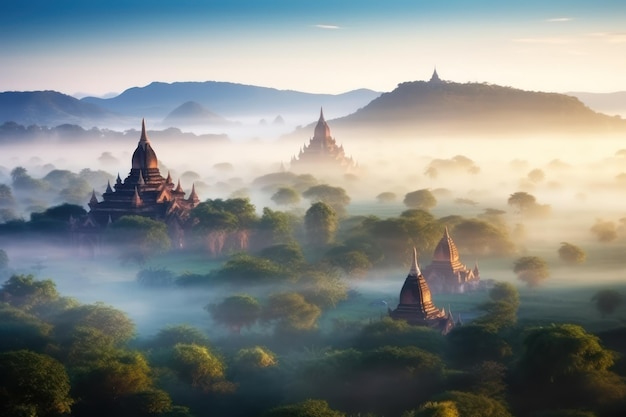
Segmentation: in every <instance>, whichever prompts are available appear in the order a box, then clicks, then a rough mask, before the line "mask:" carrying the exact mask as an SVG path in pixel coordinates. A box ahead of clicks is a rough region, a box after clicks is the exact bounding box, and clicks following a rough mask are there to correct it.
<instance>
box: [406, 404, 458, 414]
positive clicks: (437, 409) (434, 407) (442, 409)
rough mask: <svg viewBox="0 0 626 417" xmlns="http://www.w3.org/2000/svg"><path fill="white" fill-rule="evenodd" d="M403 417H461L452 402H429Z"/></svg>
mask: <svg viewBox="0 0 626 417" xmlns="http://www.w3.org/2000/svg"><path fill="white" fill-rule="evenodd" d="M402 417H460V414H459V410H458V409H457V408H456V405H455V404H454V402H452V401H434V402H433V401H429V402H427V403H426V404H424V405H422V406H421V407H420V408H418V409H417V410H413V411H407V412H405V413H403V414H402Z"/></svg>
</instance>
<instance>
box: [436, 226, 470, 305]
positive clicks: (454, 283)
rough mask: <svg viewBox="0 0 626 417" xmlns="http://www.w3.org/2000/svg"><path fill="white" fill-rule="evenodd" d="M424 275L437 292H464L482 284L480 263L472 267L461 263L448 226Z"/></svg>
mask: <svg viewBox="0 0 626 417" xmlns="http://www.w3.org/2000/svg"><path fill="white" fill-rule="evenodd" d="M424 277H425V278H426V282H428V285H429V286H430V288H431V289H432V291H433V293H435V294H449V293H463V292H466V291H472V290H475V289H477V288H478V286H479V284H480V271H479V270H478V264H475V265H474V268H473V269H470V268H468V267H467V266H465V265H464V264H462V263H461V260H460V258H459V251H458V250H457V248H456V244H455V243H454V241H453V240H452V237H450V233H449V232H448V228H447V227H446V228H445V231H444V232H443V237H442V238H441V240H440V241H439V243H438V244H437V247H436V248H435V252H434V254H433V260H432V262H431V263H430V265H428V266H426V267H424Z"/></svg>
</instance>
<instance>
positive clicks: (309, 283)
mask: <svg viewBox="0 0 626 417" xmlns="http://www.w3.org/2000/svg"><path fill="white" fill-rule="evenodd" d="M298 284H299V291H298V292H299V293H300V294H302V296H303V297H304V298H305V299H306V301H308V302H309V303H312V304H315V305H316V306H318V307H319V308H321V309H326V308H333V307H335V306H336V305H337V303H339V302H340V301H343V300H345V299H347V298H348V288H347V287H346V284H345V283H344V282H343V281H342V280H341V278H340V277H339V274H337V273H336V271H334V270H332V269H331V270H329V269H325V268H315V269H309V270H307V271H305V272H303V273H302V274H301V275H300V280H299V282H298Z"/></svg>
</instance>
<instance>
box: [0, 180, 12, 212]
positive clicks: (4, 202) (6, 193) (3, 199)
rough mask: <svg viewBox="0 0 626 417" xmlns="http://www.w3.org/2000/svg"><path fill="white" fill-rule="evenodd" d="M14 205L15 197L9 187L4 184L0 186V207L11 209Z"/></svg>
mask: <svg viewBox="0 0 626 417" xmlns="http://www.w3.org/2000/svg"><path fill="white" fill-rule="evenodd" d="M14 205H15V197H13V192H12V191H11V187H9V186H8V185H6V184H0V207H13V206H14Z"/></svg>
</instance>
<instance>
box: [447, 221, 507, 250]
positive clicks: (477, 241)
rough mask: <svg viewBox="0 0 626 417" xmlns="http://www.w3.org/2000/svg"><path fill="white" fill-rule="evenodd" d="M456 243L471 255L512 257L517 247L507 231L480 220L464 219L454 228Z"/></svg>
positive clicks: (460, 248)
mask: <svg viewBox="0 0 626 417" xmlns="http://www.w3.org/2000/svg"><path fill="white" fill-rule="evenodd" d="M453 234H454V242H455V243H456V246H457V247H458V248H459V250H462V251H463V252H466V253H469V254H471V255H483V256H484V255H499V256H502V255H510V254H511V253H513V251H514V249H515V245H514V244H513V242H511V240H510V239H509V236H508V233H507V231H506V229H502V228H498V227H496V226H494V225H492V224H491V223H489V222H487V221H484V220H480V219H463V220H461V221H460V222H459V223H457V224H456V225H455V226H454V229H453Z"/></svg>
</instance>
